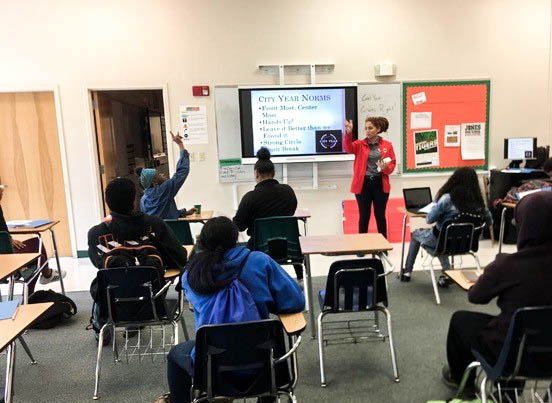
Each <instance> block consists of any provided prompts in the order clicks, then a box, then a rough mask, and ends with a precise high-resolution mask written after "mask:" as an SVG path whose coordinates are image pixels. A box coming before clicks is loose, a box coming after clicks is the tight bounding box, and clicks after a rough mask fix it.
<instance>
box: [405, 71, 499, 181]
mask: <svg viewBox="0 0 552 403" xmlns="http://www.w3.org/2000/svg"><path fill="white" fill-rule="evenodd" d="M490 91H491V82H490V81H489V80H478V81H440V82H439V81H435V82H403V91H402V96H403V99H402V106H403V111H402V113H403V114H402V118H403V125H402V126H403V141H402V146H403V153H402V156H403V173H417V172H441V171H452V170H455V169H456V168H458V167H466V166H468V167H472V168H474V169H487V164H488V153H489V104H490Z"/></svg>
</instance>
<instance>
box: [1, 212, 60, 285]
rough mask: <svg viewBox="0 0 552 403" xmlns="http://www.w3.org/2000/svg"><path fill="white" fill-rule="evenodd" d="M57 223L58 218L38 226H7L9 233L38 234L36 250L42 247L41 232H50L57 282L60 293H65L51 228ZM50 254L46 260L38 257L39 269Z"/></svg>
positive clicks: (54, 238) (54, 237)
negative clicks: (59, 286)
mask: <svg viewBox="0 0 552 403" xmlns="http://www.w3.org/2000/svg"><path fill="white" fill-rule="evenodd" d="M57 224H59V220H54V221H52V222H51V223H49V224H44V225H41V226H40V227H36V228H33V227H14V228H8V229H9V231H10V234H11V235H36V236H38V239H39V243H38V251H39V252H40V250H41V248H42V233H43V232H45V231H48V232H49V233H50V237H51V238H52V246H53V249H54V257H55V258H56V265H57V271H58V274H59V284H60V285H61V293H62V294H63V295H65V286H64V285H63V276H62V275H61V265H60V264H59V253H58V249H57V243H56V235H55V234H54V231H53V230H52V228H53V227H54V226H55V225H57ZM49 258H50V256H47V258H46V262H43V263H42V262H40V259H38V267H39V270H41V269H42V268H43V267H44V266H45V265H46V263H47V262H48V259H49Z"/></svg>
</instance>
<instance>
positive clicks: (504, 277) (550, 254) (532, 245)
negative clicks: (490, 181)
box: [442, 192, 552, 388]
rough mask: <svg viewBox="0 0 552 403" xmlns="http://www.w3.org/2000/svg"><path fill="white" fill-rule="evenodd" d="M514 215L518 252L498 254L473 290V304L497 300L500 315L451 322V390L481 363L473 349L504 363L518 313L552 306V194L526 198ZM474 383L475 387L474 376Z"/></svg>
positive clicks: (460, 315) (457, 317)
mask: <svg viewBox="0 0 552 403" xmlns="http://www.w3.org/2000/svg"><path fill="white" fill-rule="evenodd" d="M514 215H515V219H516V226H517V228H518V238H517V252H515V253H499V254H498V255H496V258H495V260H494V261H493V262H492V263H490V264H489V265H488V266H487V267H486V268H485V271H484V272H483V274H482V275H481V277H479V279H478V281H477V282H476V283H475V284H474V285H473V286H472V287H471V288H470V289H469V291H468V300H469V301H470V302H471V303H474V304H488V303H489V302H491V301H492V300H493V299H494V298H497V301H496V303H497V305H498V307H499V308H500V314H499V315H498V316H493V315H489V314H486V313H480V312H468V311H457V312H455V313H454V314H453V315H452V318H451V319H450V325H449V331H448V336H447V359H448V366H445V367H444V368H443V371H442V372H443V374H442V375H443V381H444V382H445V384H447V385H448V386H450V387H456V388H457V387H458V384H459V383H460V381H461V379H462V375H463V373H464V370H465V369H466V367H467V366H468V365H469V364H470V363H471V362H472V361H475V359H474V356H473V354H472V352H471V349H472V347H476V348H477V350H479V351H481V352H484V353H485V355H486V356H488V357H489V359H490V362H491V363H492V362H493V359H494V360H496V358H498V355H499V353H500V351H501V349H502V345H503V344H504V339H505V338H506V334H507V332H508V327H509V326H510V321H511V319H512V316H513V314H514V312H515V311H516V310H517V309H519V308H523V307H529V306H542V305H552V293H551V292H550V290H551V289H552V230H551V228H552V192H539V193H534V194H530V195H528V196H525V197H524V198H523V199H521V201H520V202H519V204H518V205H517V206H516V209H515V212H514ZM551 365H552V362H551ZM469 381H470V386H473V377H472V378H471V379H470V380H469Z"/></svg>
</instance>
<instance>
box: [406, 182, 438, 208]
mask: <svg viewBox="0 0 552 403" xmlns="http://www.w3.org/2000/svg"><path fill="white" fill-rule="evenodd" d="M403 196H404V206H405V208H406V210H407V211H408V212H410V213H414V214H418V212H419V210H420V209H421V208H424V207H425V206H427V205H428V204H429V203H431V202H432V201H433V198H432V197H431V189H430V188H429V187H425V188H410V189H403Z"/></svg>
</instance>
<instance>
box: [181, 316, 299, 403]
mask: <svg viewBox="0 0 552 403" xmlns="http://www.w3.org/2000/svg"><path fill="white" fill-rule="evenodd" d="M303 329H304V328H303ZM284 331H285V326H283V324H282V322H280V321H279V320H277V319H265V320H258V321H254V322H242V323H227V324H221V325H206V326H202V327H200V328H199V329H198V331H197V335H196V340H195V349H196V350H195V365H194V376H193V385H192V388H191V399H190V400H191V401H192V402H194V403H199V402H215V401H221V402H222V401H228V400H230V401H237V400H238V399H240V401H241V399H244V401H245V399H248V398H259V401H261V399H262V398H272V399H274V401H279V400H278V398H279V396H287V398H288V399H289V401H290V402H296V401H297V398H296V397H295V394H294V393H295V391H294V389H295V386H296V384H297V356H296V352H297V348H298V347H299V345H300V344H301V336H298V333H295V334H289V333H288V334H287V336H288V337H287V338H288V342H287V344H288V345H287V346H286V340H285V335H284ZM224 399H226V400H224Z"/></svg>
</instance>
